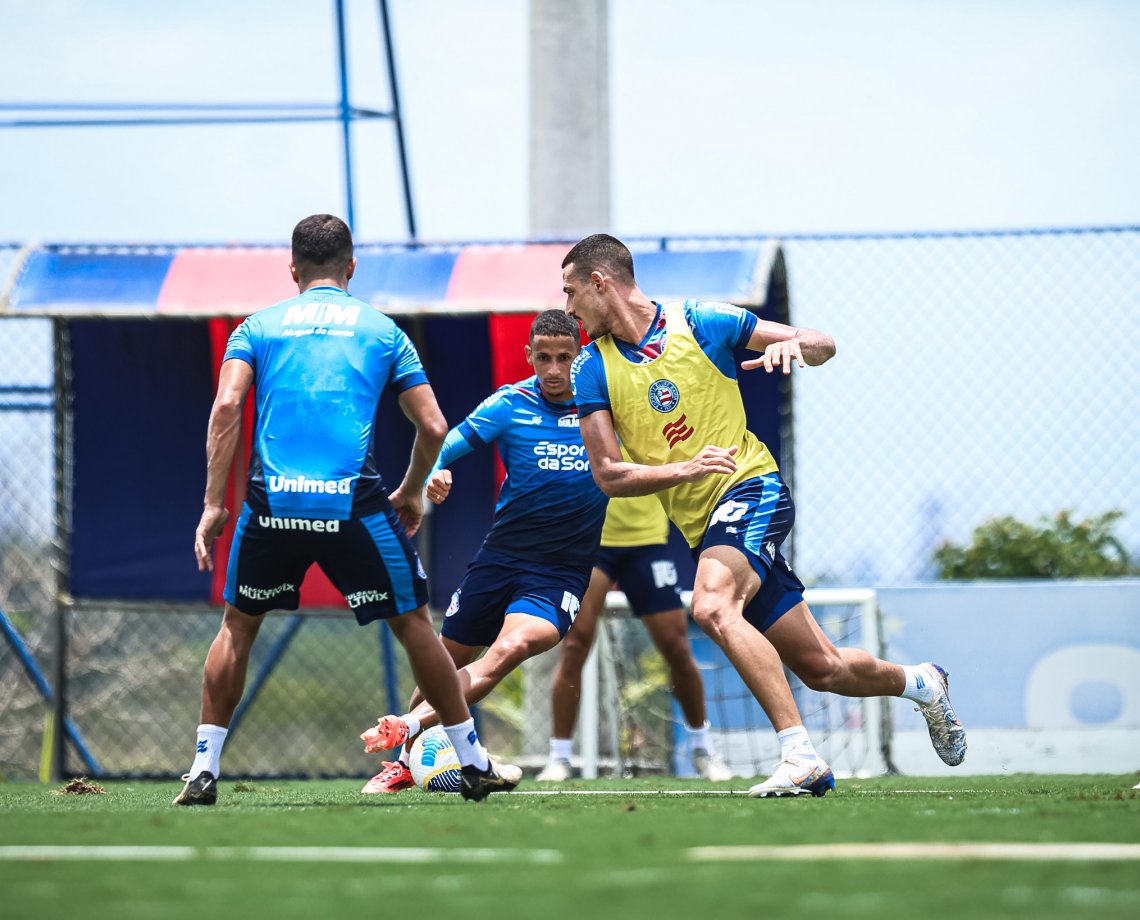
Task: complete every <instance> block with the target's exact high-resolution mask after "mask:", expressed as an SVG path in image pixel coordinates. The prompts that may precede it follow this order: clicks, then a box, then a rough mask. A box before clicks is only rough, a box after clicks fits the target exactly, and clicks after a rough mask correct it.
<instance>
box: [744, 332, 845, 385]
mask: <svg viewBox="0 0 1140 920" xmlns="http://www.w3.org/2000/svg"><path fill="white" fill-rule="evenodd" d="M748 347H749V348H751V349H752V350H753V351H760V352H763V354H762V355H761V356H760V357H759V358H749V359H748V360H747V361H743V362H741V364H740V366H741V367H742V368H744V369H745V370H746V371H750V370H754V369H755V368H758V367H763V368H764V370H765V371H767V372H768V373H769V374H770V373H772V371H774V370H777V369H779V370H781V371H783V372H784V373H785V374H790V373H791V372H792V364H793V362H794V363H795V364H798V365H799V366H800V367H805V366H807V365H811V366H812V367H817V366H819V365H820V364H823V363H824V362H825V361H827V360H828V359H830V358H831V357H833V356H834V355H835V340H834V339H833V338H832V337H831V336H829V335H826V334H824V333H822V332H819V331H818V330H816V329H807V328H796V327H795V326H788V325H785V324H784V323H774V322H771V321H770V320H764V319H761V320H757V321H756V328H755V329H753V330H752V336H751V338H749V340H748Z"/></svg>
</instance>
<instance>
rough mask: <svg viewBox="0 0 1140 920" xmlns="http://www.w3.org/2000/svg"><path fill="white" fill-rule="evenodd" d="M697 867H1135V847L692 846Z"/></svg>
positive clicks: (1138, 850)
mask: <svg viewBox="0 0 1140 920" xmlns="http://www.w3.org/2000/svg"><path fill="white" fill-rule="evenodd" d="M685 855H686V856H687V857H688V858H689V859H691V860H694V861H696V862H753V861H757V862H758V861H762V860H765V861H771V860H788V861H799V860H804V861H807V860H827V859H912V860H921V859H947V860H952V859H968V860H1029V861H1048V862H1121V861H1127V862H1132V861H1135V860H1140V844H1136V843H826V844H807V845H803V846H735V847H732V846H725V847H691V848H690V849H688V850H686V851H685Z"/></svg>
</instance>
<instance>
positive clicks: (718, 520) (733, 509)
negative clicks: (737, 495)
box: [709, 502, 748, 527]
mask: <svg viewBox="0 0 1140 920" xmlns="http://www.w3.org/2000/svg"><path fill="white" fill-rule="evenodd" d="M747 510H748V503H747V502H725V503H724V504H723V505H720V506H719V507H718V508H717V509H716V511H714V512H713V516H712V517H711V518H710V519H709V526H710V527H711V526H712V525H713V524H731V523H732V522H733V521H739V520H740V519H741V518H742V517H744V513H745V512H746V511H747Z"/></svg>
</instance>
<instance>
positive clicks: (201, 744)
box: [190, 725, 230, 779]
mask: <svg viewBox="0 0 1140 920" xmlns="http://www.w3.org/2000/svg"><path fill="white" fill-rule="evenodd" d="M229 733H230V730H229V729H228V728H222V727H221V726H220V725H199V726H198V745H197V747H195V749H194V763H193V764H191V765H190V778H191V779H193V778H194V777H195V776H197V775H198V774H199V773H201V772H202V771H203V770H208V771H209V772H211V773H213V774H214V779H217V778H218V777H219V776H220V775H221V770H222V748H223V747H224V746H225V743H226V735H228V734H229Z"/></svg>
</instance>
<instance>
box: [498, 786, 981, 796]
mask: <svg viewBox="0 0 1140 920" xmlns="http://www.w3.org/2000/svg"><path fill="white" fill-rule="evenodd" d="M981 791H982V790H980V789H881V790H875V791H871V792H862V791H861V792H855V793H850V792H847V791H846V790H843V789H842V788H841V789H840V791H839V793H838V794H840V795H844V794H846V795H860V796H864V795H871V796H881V795H909V794H913V793H922V794H923V795H959V794H963V795H969V794H970V793H974V792H981ZM508 795H625V796H634V795H649V796H653V795H698V796H701V795H739V796H743V797H745V798H747V797H748V790H747V789H515V790H514V791H512V792H510V793H508ZM805 798H810V796H805Z"/></svg>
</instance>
